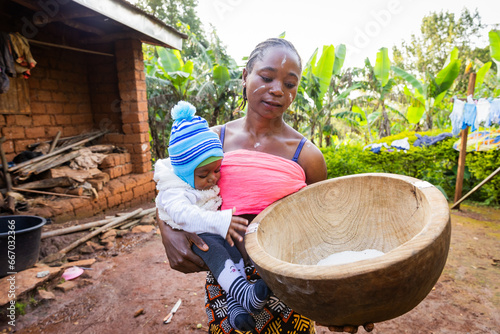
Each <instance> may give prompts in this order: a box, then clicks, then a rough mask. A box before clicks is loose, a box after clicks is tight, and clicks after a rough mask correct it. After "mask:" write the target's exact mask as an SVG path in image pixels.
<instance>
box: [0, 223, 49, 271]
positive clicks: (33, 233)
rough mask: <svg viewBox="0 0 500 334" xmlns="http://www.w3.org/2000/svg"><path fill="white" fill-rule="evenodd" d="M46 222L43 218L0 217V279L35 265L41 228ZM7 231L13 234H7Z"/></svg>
mask: <svg viewBox="0 0 500 334" xmlns="http://www.w3.org/2000/svg"><path fill="white" fill-rule="evenodd" d="M46 222H47V221H46V220H45V218H42V217H37V216H0V277H3V276H6V275H7V273H9V272H19V271H21V270H24V269H27V268H30V267H31V266H33V265H34V264H35V263H36V261H37V260H38V255H39V254H40V240H41V235H42V226H43V225H45V223H46ZM9 231H14V232H15V233H14V234H13V233H12V232H11V233H10V234H9ZM9 251H10V253H9ZM11 265H12V266H13V267H11Z"/></svg>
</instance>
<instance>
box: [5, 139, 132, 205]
mask: <svg viewBox="0 0 500 334" xmlns="http://www.w3.org/2000/svg"><path fill="white" fill-rule="evenodd" d="M105 133H106V131H96V132H90V133H85V134H81V135H78V136H73V137H66V138H60V136H61V133H60V132H58V133H57V135H56V136H55V138H54V140H52V141H47V142H39V143H33V144H31V145H28V148H29V149H30V150H31V151H36V152H39V153H38V154H41V155H38V156H36V157H34V158H31V159H29V160H26V161H23V162H19V163H17V164H15V165H13V166H12V165H11V166H9V165H8V162H7V161H6V160H5V155H3V158H4V159H3V161H2V166H3V167H2V170H1V173H0V177H1V179H2V181H0V194H2V196H1V197H0V212H1V211H2V209H3V210H4V211H8V212H10V213H15V212H16V205H17V203H16V201H18V199H19V198H24V197H23V196H22V195H21V194H20V193H23V194H25V195H26V196H30V197H33V196H41V195H51V196H65V197H81V198H92V197H97V192H98V191H100V190H102V189H103V188H104V187H105V185H106V183H108V182H109V180H110V179H111V178H114V177H117V175H118V176H120V175H124V174H128V173H130V172H131V170H132V168H131V164H130V155H129V154H128V153H126V151H125V150H124V149H122V148H118V147H116V146H115V145H106V144H100V145H93V146H89V144H90V142H91V141H93V140H95V139H97V138H99V137H101V136H103V135H104V134H105ZM1 143H2V141H1V140H0V153H2V152H3V151H2V150H1ZM26 153H28V154H26V155H25V157H32V156H33V155H34V154H32V153H31V152H30V151H28V152H26ZM25 157H23V158H25ZM16 162H17V161H16ZM101 165H102V166H101ZM127 165H129V166H127ZM124 166H127V167H129V168H125V167H124ZM118 169H119V172H120V173H118V172H117V170H118ZM110 173H112V175H110Z"/></svg>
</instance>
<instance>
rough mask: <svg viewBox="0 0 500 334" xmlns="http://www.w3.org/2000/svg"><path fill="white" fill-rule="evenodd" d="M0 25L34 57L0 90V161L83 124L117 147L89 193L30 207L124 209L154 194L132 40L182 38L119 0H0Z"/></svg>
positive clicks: (75, 212)
mask: <svg viewBox="0 0 500 334" xmlns="http://www.w3.org/2000/svg"><path fill="white" fill-rule="evenodd" d="M0 31H3V32H19V33H21V34H22V35H23V36H24V37H26V38H27V39H28V41H29V44H30V49H31V53H32V55H33V57H34V59H35V60H36V62H37V65H36V67H35V68H33V69H32V70H31V76H30V77H29V79H23V78H22V77H18V78H15V79H12V80H11V81H10V89H9V91H8V93H7V94H0V129H1V131H0V135H1V136H4V137H5V139H6V141H5V142H4V143H3V146H2V147H3V149H4V151H5V153H6V156H7V160H8V161H11V159H12V158H13V157H14V156H15V155H17V154H18V153H20V152H22V151H24V150H26V147H27V145H29V144H32V143H35V142H43V141H48V140H53V139H54V137H55V136H56V134H57V133H58V131H61V137H70V136H74V135H78V134H82V133H85V132H89V131H92V130H103V129H106V130H108V131H109V132H108V133H107V134H106V135H105V136H103V137H101V138H100V142H101V143H106V144H114V145H116V146H119V147H123V148H125V149H126V150H127V152H128V153H127V154H124V155H122V156H120V157H117V159H116V160H117V162H116V164H115V165H114V166H113V170H110V174H111V178H112V179H111V181H110V182H108V183H107V184H106V186H105V187H104V189H102V190H101V191H100V192H99V199H98V200H90V199H81V198H72V199H70V200H68V199H66V200H61V205H59V206H54V207H53V208H39V209H38V211H36V210H35V209H33V210H35V212H33V213H34V214H38V215H40V216H44V217H51V218H52V219H55V220H57V221H64V220H67V219H72V218H75V217H85V216H92V215H95V214H97V213H99V212H102V211H105V210H107V209H110V208H127V207H131V206H134V205H137V204H141V203H144V202H146V201H150V200H152V199H153V198H154V195H155V184H154V182H153V181H152V171H151V170H152V166H151V153H150V144H149V133H148V132H149V125H148V107H147V96H146V81H145V73H144V64H143V53H142V43H147V44H152V45H160V46H164V47H169V48H176V49H181V47H182V40H183V39H185V38H186V36H185V35H184V34H181V33H179V32H178V31H176V30H175V29H173V28H172V27H170V26H168V25H166V24H164V23H163V22H162V21H160V20H158V19H156V18H154V17H153V16H151V15H149V14H147V13H145V12H143V11H141V10H140V9H138V8H136V7H135V6H133V5H131V4H129V3H128V2H126V1H125V0H2V1H1V2H0Z"/></svg>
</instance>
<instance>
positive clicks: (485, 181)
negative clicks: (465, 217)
mask: <svg viewBox="0 0 500 334" xmlns="http://www.w3.org/2000/svg"><path fill="white" fill-rule="evenodd" d="M498 173H500V167H498V168H497V169H496V170H495V171H494V172H493V173H491V174H490V175H489V176H488V177H487V178H486V179H484V180H483V181H482V182H481V183H479V184H478V185H477V186H475V187H474V188H473V189H472V190H471V191H469V192H468V193H467V194H466V195H465V196H464V197H462V198H461V199H459V200H458V201H455V204H453V206H452V207H451V209H454V208H455V207H457V206H459V205H460V203H462V202H463V201H465V200H466V199H467V197H469V196H470V195H472V194H473V193H475V192H476V191H477V190H479V189H480V188H481V187H482V186H484V185H485V184H486V183H487V182H488V181H490V180H491V179H492V178H494V177H495V175H497V174H498Z"/></svg>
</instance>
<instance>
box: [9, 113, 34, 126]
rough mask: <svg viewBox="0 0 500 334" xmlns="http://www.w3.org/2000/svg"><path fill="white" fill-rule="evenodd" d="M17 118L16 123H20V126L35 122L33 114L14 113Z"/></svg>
mask: <svg viewBox="0 0 500 334" xmlns="http://www.w3.org/2000/svg"><path fill="white" fill-rule="evenodd" d="M13 116H14V118H15V123H14V124H15V125H20V126H31V125H32V124H33V120H32V119H31V116H26V115H13Z"/></svg>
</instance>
